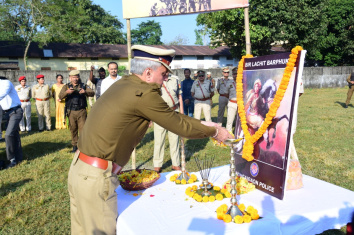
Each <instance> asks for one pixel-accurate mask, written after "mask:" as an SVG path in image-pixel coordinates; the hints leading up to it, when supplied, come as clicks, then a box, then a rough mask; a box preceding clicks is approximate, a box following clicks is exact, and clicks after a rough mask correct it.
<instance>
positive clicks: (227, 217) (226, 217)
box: [223, 214, 232, 223]
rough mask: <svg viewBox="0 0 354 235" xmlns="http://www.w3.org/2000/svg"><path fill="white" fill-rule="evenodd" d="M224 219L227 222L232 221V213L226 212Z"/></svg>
mask: <svg viewBox="0 0 354 235" xmlns="http://www.w3.org/2000/svg"><path fill="white" fill-rule="evenodd" d="M223 220H224V222H225V223H230V222H231V221H232V217H231V215H228V214H225V215H224V219H223Z"/></svg>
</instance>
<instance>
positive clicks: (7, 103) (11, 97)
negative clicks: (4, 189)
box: [0, 76, 23, 168]
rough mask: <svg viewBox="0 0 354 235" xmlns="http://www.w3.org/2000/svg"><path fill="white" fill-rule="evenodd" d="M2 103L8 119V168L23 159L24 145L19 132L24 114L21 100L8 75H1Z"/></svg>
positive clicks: (6, 135) (0, 99) (6, 137)
mask: <svg viewBox="0 0 354 235" xmlns="http://www.w3.org/2000/svg"><path fill="white" fill-rule="evenodd" d="M0 105H1V107H2V109H3V112H4V114H5V117H6V119H7V120H8V124H7V128H6V134H5V142H6V155H7V159H8V160H9V161H10V164H9V165H8V166H7V168H10V167H14V166H16V165H17V164H18V163H20V162H21V161H22V156H23V153H22V147H21V139H20V133H19V128H18V126H19V123H20V121H21V119H22V116H23V111H22V108H21V101H20V98H18V95H17V92H16V90H15V87H14V85H12V83H11V82H10V81H9V80H7V78H6V77H1V76H0Z"/></svg>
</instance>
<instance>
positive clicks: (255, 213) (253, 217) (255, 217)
mask: <svg viewBox="0 0 354 235" xmlns="http://www.w3.org/2000/svg"><path fill="white" fill-rule="evenodd" d="M251 218H252V219H253V220H257V219H259V215H258V213H257V212H255V211H253V213H251Z"/></svg>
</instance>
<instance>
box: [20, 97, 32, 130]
mask: <svg viewBox="0 0 354 235" xmlns="http://www.w3.org/2000/svg"><path fill="white" fill-rule="evenodd" d="M21 108H22V109H23V117H22V119H21V121H20V131H31V129H32V127H31V101H27V102H21ZM25 118H26V125H27V127H26V125H25Z"/></svg>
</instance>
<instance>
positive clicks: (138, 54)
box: [132, 45, 176, 73]
mask: <svg viewBox="0 0 354 235" xmlns="http://www.w3.org/2000/svg"><path fill="white" fill-rule="evenodd" d="M132 52H133V54H134V56H133V58H136V59H143V60H152V61H156V62H160V63H161V64H162V65H163V66H165V67H166V68H167V69H168V71H169V72H170V73H172V70H171V67H170V64H171V62H172V60H173V57H174V56H175V54H176V51H175V50H173V49H168V50H167V49H160V48H156V47H149V46H143V45H134V46H132Z"/></svg>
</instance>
